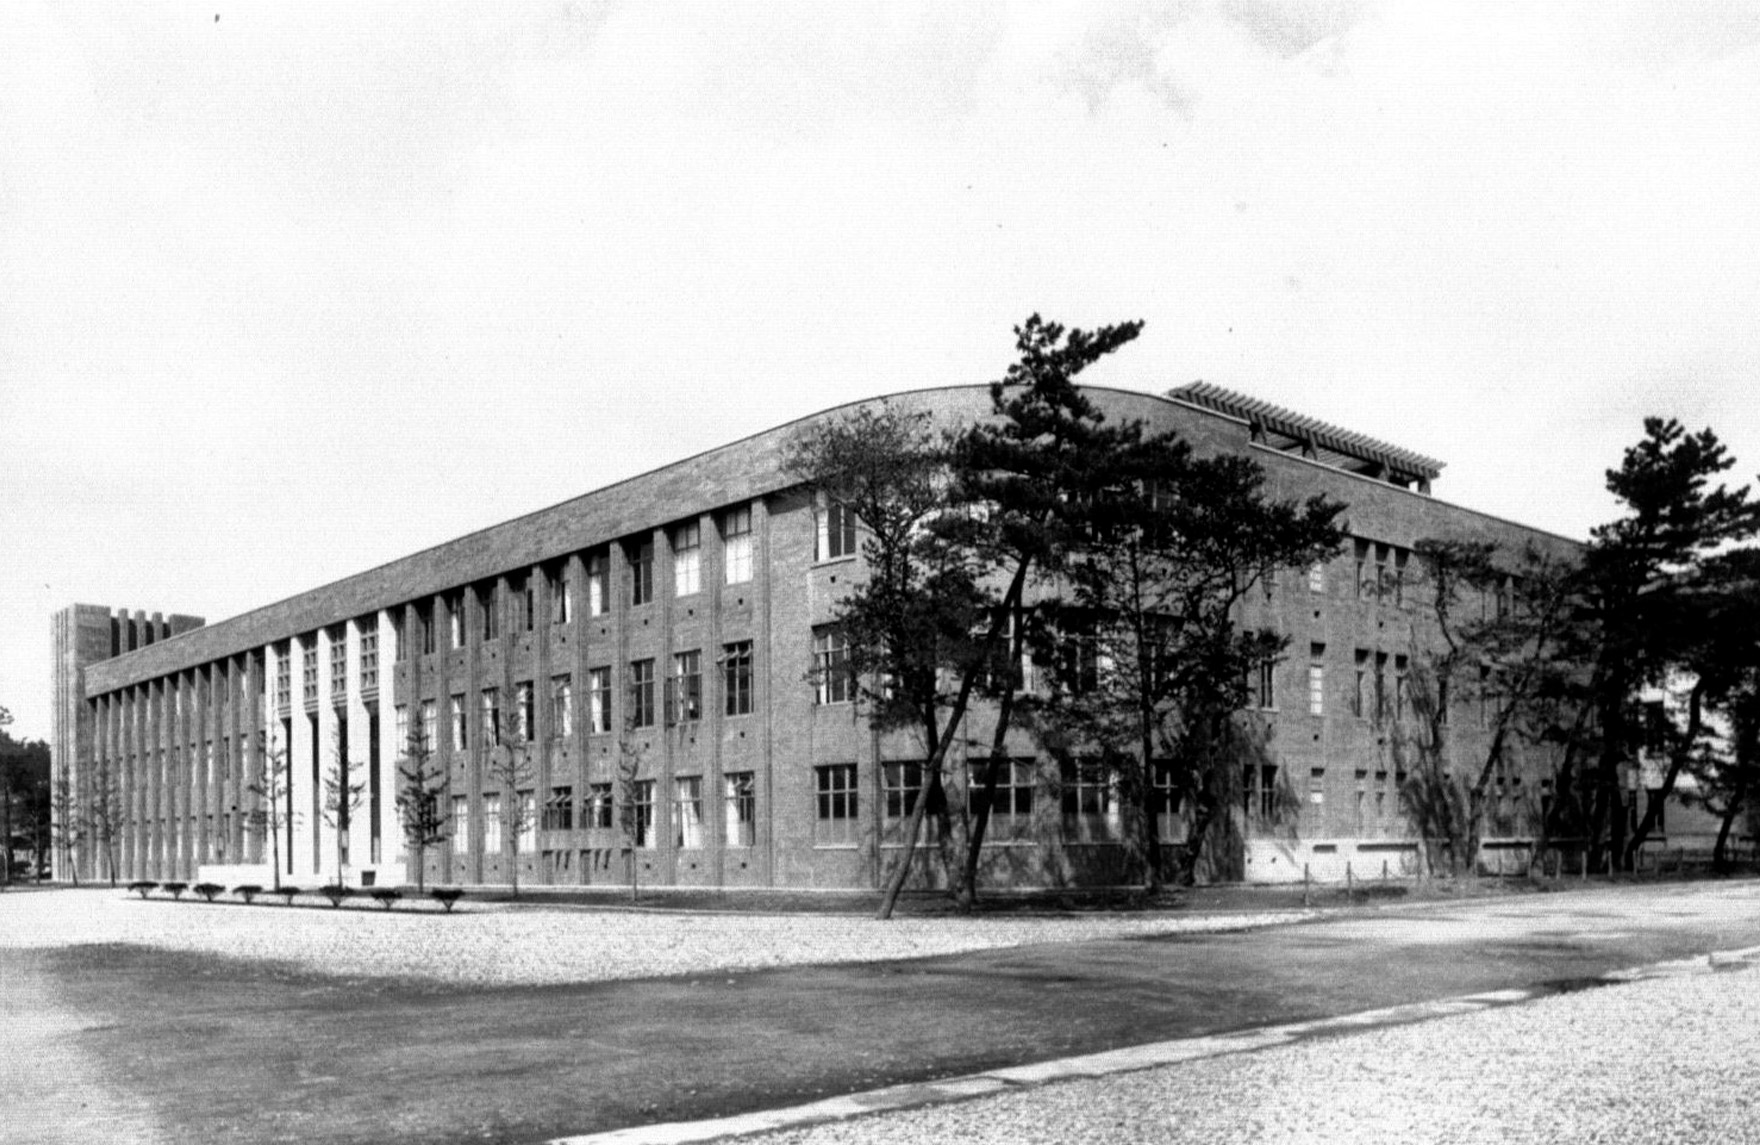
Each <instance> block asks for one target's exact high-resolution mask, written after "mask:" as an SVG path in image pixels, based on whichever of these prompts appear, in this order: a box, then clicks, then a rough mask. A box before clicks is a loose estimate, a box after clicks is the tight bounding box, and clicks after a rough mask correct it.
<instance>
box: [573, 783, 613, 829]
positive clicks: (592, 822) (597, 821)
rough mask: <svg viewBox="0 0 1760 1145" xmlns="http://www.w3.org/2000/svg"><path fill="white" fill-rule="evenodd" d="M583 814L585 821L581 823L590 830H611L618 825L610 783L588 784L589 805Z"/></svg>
mask: <svg viewBox="0 0 1760 1145" xmlns="http://www.w3.org/2000/svg"><path fill="white" fill-rule="evenodd" d="M582 814H583V815H584V816H585V821H584V822H583V823H582V824H581V825H582V826H583V827H586V828H587V829H588V830H590V831H609V830H611V829H612V828H613V827H615V826H617V818H616V815H615V813H614V811H613V809H612V804H611V785H610V784H609V783H593V784H589V785H588V786H587V805H586V807H585V808H584V809H583V811H582Z"/></svg>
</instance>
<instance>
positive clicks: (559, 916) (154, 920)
mask: <svg viewBox="0 0 1760 1145" xmlns="http://www.w3.org/2000/svg"><path fill="white" fill-rule="evenodd" d="M1312 913H1313V912H1300V911H1295V912H1287V911H1286V912H1278V913H1267V914H1254V915H1223V916H1217V915H1211V916H1195V917H1177V916H1165V915H1135V916H1130V917H1125V918H1119V917H1116V916H1104V915H1094V916H1086V915H1077V916H1069V917H1056V918H1043V917H1040V918H984V917H981V918H946V917H940V918H932V919H911V918H904V919H894V920H892V921H890V922H876V921H874V920H873V919H869V918H858V917H850V916H845V915H825V914H813V915H776V914H717V915H685V914H665V913H658V912H656V913H631V912H622V911H592V910H580V909H561V910H546V909H542V908H522V909H517V910H506V909H496V908H494V907H483V906H480V905H479V906H478V907H477V908H476V909H473V910H470V911H468V912H466V911H465V908H464V907H461V908H460V913H458V914H456V915H452V916H446V915H440V914H435V913H431V912H430V913H424V914H420V915H418V914H414V913H410V912H404V913H392V914H386V913H384V912H382V911H379V910H378V909H377V908H374V909H372V910H360V909H343V910H330V909H327V908H317V909H294V910H289V909H287V908H285V907H282V906H279V905H272V906H263V905H259V906H254V907H241V906H218V905H216V906H210V905H208V904H206V903H201V902H196V901H186V902H169V901H163V900H146V901H143V900H141V899H138V898H134V897H130V896H126V895H124V894H122V893H121V892H117V891H111V890H57V891H37V892H30V893H23V894H10V895H3V896H0V949H6V948H29V947H54V946H67V945H84V944H91V943H109V942H116V943H128V944H133V945H140V946H151V947H157V948H161V949H168V950H184V951H193V952H198V953H205V954H217V955H232V956H237V957H242V958H260V959H279V960H284V961H290V962H294V963H298V964H301V965H304V966H307V967H310V968H312V969H315V970H321V971H323V972H325V973H330V974H337V975H346V976H356V977H387V976H397V977H411V976H413V977H421V978H429V979H435V980H440V981H449V982H471V983H478V984H497V985H511V984H534V985H535V984H550V983H563V982H595V981H607V980H611V979H622V978H649V977H656V976H660V975H669V974H695V973H702V972H705V971H715V970H756V969H764V968H768V967H775V966H797V965H803V964H808V963H830V962H878V961H884V960H888V959H895V958H922V957H927V956H930V955H938V954H957V953H959V952H961V951H968V950H986V949H994V948H997V947H1007V946H1024V945H1029V944H1034V943H1044V942H1076V941H1082V940H1085V939H1093V938H1119V937H1127V936H1132V935H1146V934H1171V933H1176V932H1192V931H1206V930H1243V929H1247V928H1250V927H1259V926H1270V925H1275V924H1279V923H1287V922H1293V921H1296V920H1299V919H1301V918H1305V917H1310V915H1311V914H1312Z"/></svg>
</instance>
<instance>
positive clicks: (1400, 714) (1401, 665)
mask: <svg viewBox="0 0 1760 1145" xmlns="http://www.w3.org/2000/svg"><path fill="white" fill-rule="evenodd" d="M1411 684H1412V681H1411V671H1410V664H1409V662H1408V661H1407V660H1406V658H1405V657H1404V656H1395V657H1394V658H1393V718H1394V719H1396V720H1403V719H1405V718H1406V714H1407V705H1408V703H1409V702H1410V700H1411Z"/></svg>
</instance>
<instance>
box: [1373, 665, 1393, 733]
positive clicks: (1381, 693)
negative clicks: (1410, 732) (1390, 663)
mask: <svg viewBox="0 0 1760 1145" xmlns="http://www.w3.org/2000/svg"><path fill="white" fill-rule="evenodd" d="M1390 698H1391V697H1389V696H1388V694H1387V653H1385V652H1377V653H1375V722H1376V723H1380V722H1381V721H1383V720H1385V719H1386V718H1387V701H1388V700H1389V699H1390Z"/></svg>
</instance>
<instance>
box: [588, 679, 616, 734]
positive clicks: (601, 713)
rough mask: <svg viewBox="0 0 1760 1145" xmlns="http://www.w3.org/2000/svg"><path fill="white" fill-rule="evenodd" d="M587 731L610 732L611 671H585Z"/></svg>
mask: <svg viewBox="0 0 1760 1145" xmlns="http://www.w3.org/2000/svg"><path fill="white" fill-rule="evenodd" d="M587 730H588V731H589V732H593V733H595V734H597V733H600V732H608V731H610V730H611V669H610V668H589V669H588V670H587Z"/></svg>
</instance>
